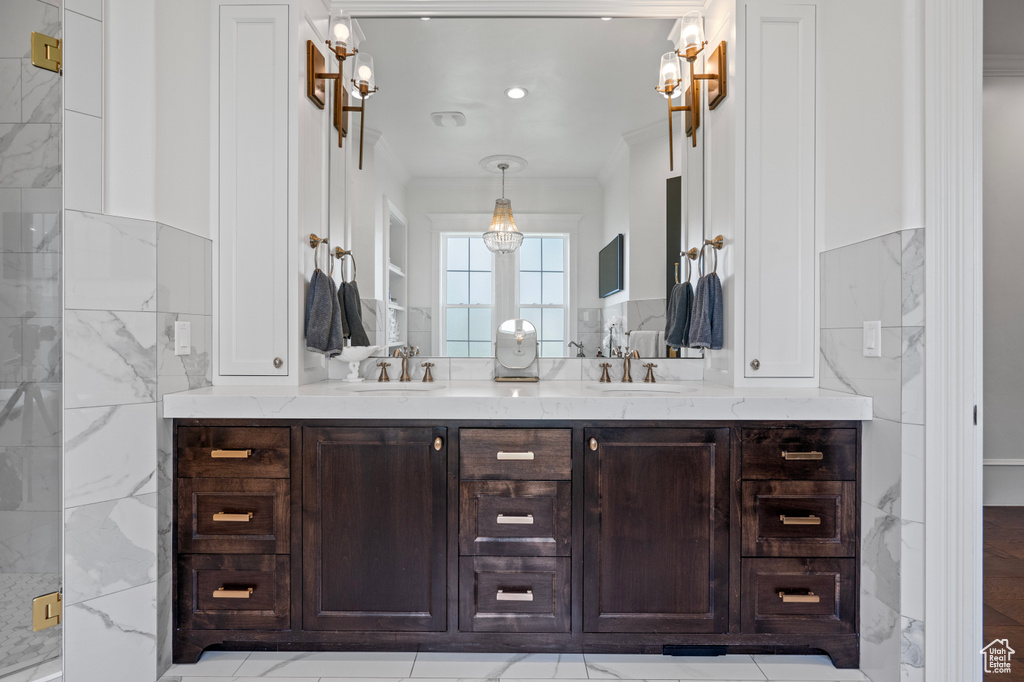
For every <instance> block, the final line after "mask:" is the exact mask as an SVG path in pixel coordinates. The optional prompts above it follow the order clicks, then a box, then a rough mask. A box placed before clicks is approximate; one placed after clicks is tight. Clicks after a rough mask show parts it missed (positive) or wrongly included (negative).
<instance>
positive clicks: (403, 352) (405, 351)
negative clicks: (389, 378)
mask: <svg viewBox="0 0 1024 682" xmlns="http://www.w3.org/2000/svg"><path fill="white" fill-rule="evenodd" d="M419 354H420V349H419V348H418V347H416V346H401V347H399V348H396V349H395V357H396V358H402V374H401V376H400V377H399V378H398V380H399V381H400V382H401V381H412V379H411V378H409V358H414V357H416V356H417V355H419Z"/></svg>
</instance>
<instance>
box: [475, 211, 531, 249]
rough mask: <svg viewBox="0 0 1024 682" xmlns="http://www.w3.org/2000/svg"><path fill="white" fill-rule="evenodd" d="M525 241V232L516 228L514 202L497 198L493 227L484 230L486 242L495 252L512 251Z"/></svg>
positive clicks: (492, 221) (492, 220) (492, 219)
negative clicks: (513, 215) (513, 214)
mask: <svg viewBox="0 0 1024 682" xmlns="http://www.w3.org/2000/svg"><path fill="white" fill-rule="evenodd" d="M522 243H523V233H522V232H520V231H519V230H518V229H516V221H515V220H513V218H512V202H511V201H509V200H508V199H505V198H501V199H496V200H495V202H494V217H493V218H491V228H490V229H489V230H487V231H486V232H484V244H486V245H487V248H488V249H490V250H491V251H493V252H494V253H512V252H513V251H515V250H516V249H518V248H519V247H520V246H521V245H522Z"/></svg>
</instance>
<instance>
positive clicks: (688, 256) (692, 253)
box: [676, 246, 697, 284]
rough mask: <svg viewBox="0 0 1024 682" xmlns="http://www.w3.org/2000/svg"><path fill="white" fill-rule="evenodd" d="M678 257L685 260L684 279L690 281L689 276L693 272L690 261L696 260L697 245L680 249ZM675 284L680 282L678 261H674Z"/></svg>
mask: <svg viewBox="0 0 1024 682" xmlns="http://www.w3.org/2000/svg"><path fill="white" fill-rule="evenodd" d="M679 257H680V258H682V259H684V260H685V261H686V281H687V282H689V281H690V276H691V275H692V274H693V272H692V270H691V269H690V261H692V260H697V247H696V246H695V247H693V248H692V249H690V250H689V251H680V252H679ZM676 284H681V282H680V281H679V263H676Z"/></svg>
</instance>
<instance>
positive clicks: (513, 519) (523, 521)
mask: <svg viewBox="0 0 1024 682" xmlns="http://www.w3.org/2000/svg"><path fill="white" fill-rule="evenodd" d="M495 523H503V524H512V525H516V524H518V525H524V526H532V525H533V514H524V515H522V516H505V515H504V514H498V518H497V519H495Z"/></svg>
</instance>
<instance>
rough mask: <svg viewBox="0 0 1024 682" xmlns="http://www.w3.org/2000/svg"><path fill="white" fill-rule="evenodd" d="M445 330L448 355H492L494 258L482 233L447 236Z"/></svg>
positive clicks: (445, 240)
mask: <svg viewBox="0 0 1024 682" xmlns="http://www.w3.org/2000/svg"><path fill="white" fill-rule="evenodd" d="M444 242H445V292H444V301H445V306H444V316H445V321H444V329H445V343H446V346H445V347H446V353H447V355H448V357H463V358H465V357H491V356H492V355H494V350H493V333H494V326H495V325H494V323H493V320H492V318H493V308H494V258H493V255H492V254H491V252H490V251H488V250H487V247H486V246H485V245H484V241H483V240H482V239H480V237H479V236H478V235H474V236H455V235H449V236H446V237H445V238H444Z"/></svg>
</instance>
